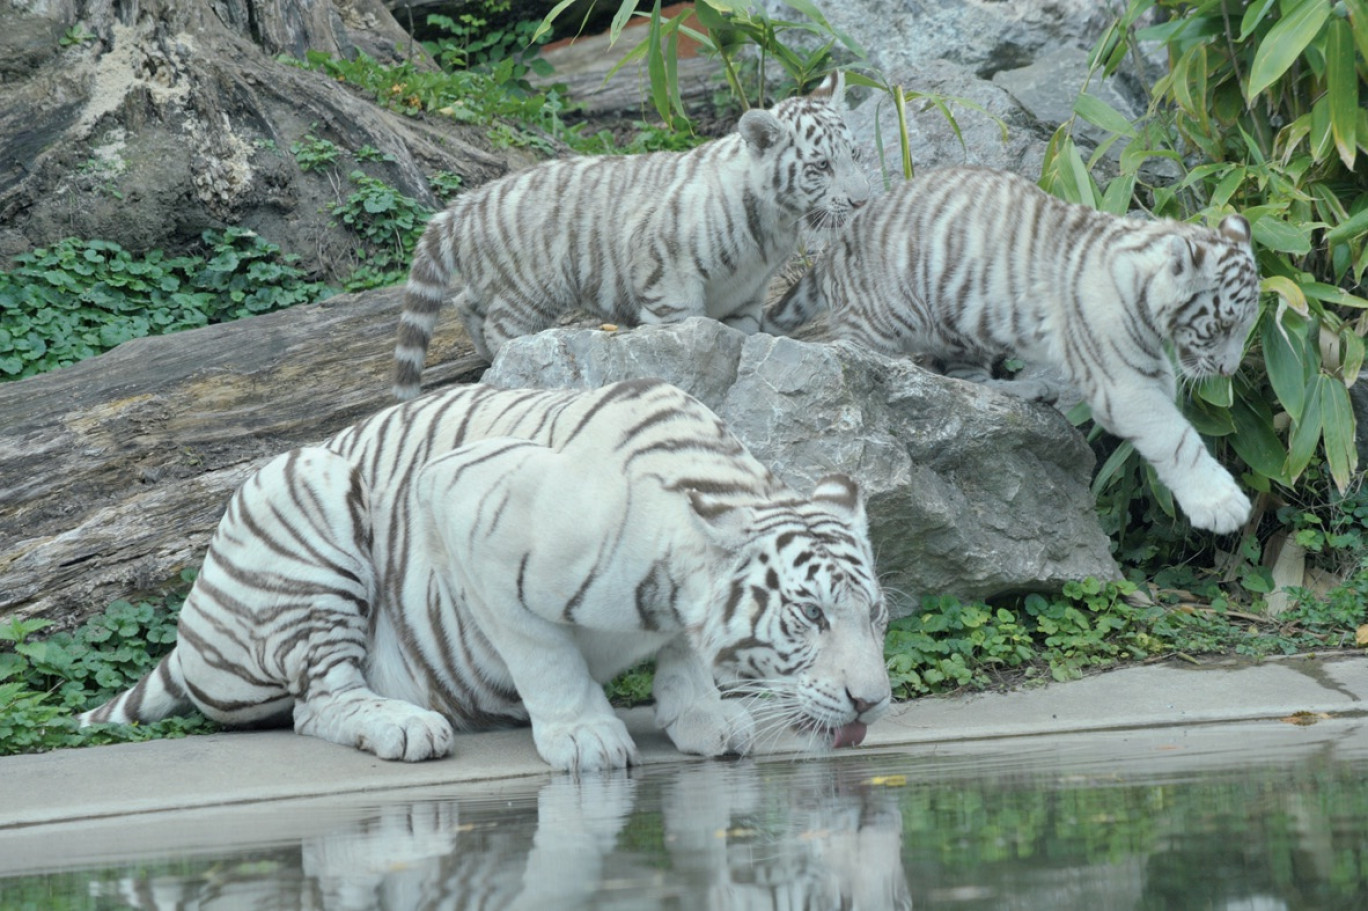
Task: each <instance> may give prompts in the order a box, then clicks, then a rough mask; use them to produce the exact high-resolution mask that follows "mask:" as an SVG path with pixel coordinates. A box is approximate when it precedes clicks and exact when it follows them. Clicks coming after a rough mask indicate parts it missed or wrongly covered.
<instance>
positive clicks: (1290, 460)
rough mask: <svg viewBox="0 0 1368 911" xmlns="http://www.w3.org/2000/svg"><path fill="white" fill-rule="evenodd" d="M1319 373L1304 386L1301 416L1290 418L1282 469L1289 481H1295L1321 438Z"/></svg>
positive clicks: (1309, 460) (1308, 463)
mask: <svg viewBox="0 0 1368 911" xmlns="http://www.w3.org/2000/svg"><path fill="white" fill-rule="evenodd" d="M1318 379H1319V374H1318V375H1317V376H1316V377H1315V378H1313V379H1312V381H1311V382H1310V383H1309V384H1308V385H1307V387H1306V406H1305V407H1304V408H1302V412H1301V417H1300V418H1293V420H1292V436H1291V438H1290V439H1289V440H1288V442H1287V467H1286V468H1285V469H1284V472H1285V473H1286V475H1287V477H1288V479H1289V481H1291V482H1292V483H1295V482H1296V480H1297V478H1299V477H1301V473H1302V472H1303V471H1305V470H1306V466H1307V465H1310V464H1311V457H1312V456H1314V455H1315V454H1316V448H1317V445H1318V444H1319V443H1320V438H1321V384H1320V383H1319V382H1318V381H1317V380H1318Z"/></svg>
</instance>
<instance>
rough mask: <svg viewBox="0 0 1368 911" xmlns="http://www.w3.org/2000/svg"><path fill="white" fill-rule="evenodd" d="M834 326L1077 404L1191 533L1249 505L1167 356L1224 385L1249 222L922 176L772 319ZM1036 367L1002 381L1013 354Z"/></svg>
mask: <svg viewBox="0 0 1368 911" xmlns="http://www.w3.org/2000/svg"><path fill="white" fill-rule="evenodd" d="M826 311H829V312H827V313H826V318H827V320H828V326H827V332H828V333H829V334H830V335H832V336H834V337H837V338H845V339H849V340H851V341H854V342H857V343H859V344H862V345H865V346H867V347H870V348H872V349H874V350H877V351H881V352H883V353H885V354H890V355H904V354H905V355H914V356H923V357H926V358H930V359H933V360H937V361H940V362H941V364H942V365H943V367H944V368H945V372H946V373H947V374H949V375H951V376H956V377H960V378H963V379H970V380H975V381H979V382H985V383H990V384H992V385H994V386H996V387H998V388H1000V389H1002V390H1004V391H1006V392H1009V393H1012V394H1015V395H1018V396H1022V397H1024V398H1028V399H1039V400H1053V399H1054V398H1056V397H1057V396H1058V395H1059V394H1060V393H1061V391H1062V390H1063V389H1064V388H1072V389H1074V390H1076V391H1077V392H1078V393H1080V394H1081V395H1082V396H1083V398H1084V399H1085V400H1086V401H1087V403H1088V404H1089V406H1091V408H1092V414H1093V417H1094V418H1095V419H1096V420H1097V421H1098V422H1099V423H1100V424H1101V425H1102V426H1103V427H1105V428H1107V429H1108V430H1109V431H1111V432H1112V433H1114V434H1116V435H1117V436H1119V437H1121V438H1123V439H1125V440H1128V441H1130V442H1132V443H1133V444H1134V445H1135V448H1136V449H1137V450H1139V452H1140V453H1141V455H1143V456H1144V457H1145V458H1146V459H1147V460H1148V461H1149V462H1150V464H1151V465H1153V466H1154V468H1155V470H1156V472H1157V473H1158V475H1159V478H1160V480H1161V481H1163V483H1164V484H1165V485H1166V486H1167V487H1168V488H1169V489H1170V490H1172V491H1173V493H1174V495H1175V496H1176V498H1177V499H1178V502H1179V504H1180V505H1181V506H1182V507H1183V509H1184V511H1185V512H1186V513H1187V515H1188V517H1189V519H1190V520H1191V522H1192V524H1193V525H1195V526H1197V527H1198V528H1206V529H1210V530H1212V531H1216V532H1230V531H1234V530H1235V529H1236V528H1238V527H1239V526H1240V525H1242V524H1243V523H1244V522H1245V520H1246V519H1247V518H1248V517H1249V512H1250V504H1249V499H1248V497H1246V496H1245V494H1244V493H1243V492H1242V491H1241V490H1240V488H1239V485H1238V484H1236V482H1235V480H1234V479H1233V478H1232V477H1231V476H1230V473H1229V472H1228V471H1226V470H1225V469H1224V468H1223V467H1221V465H1220V464H1219V463H1218V462H1217V461H1216V460H1215V459H1214V458H1212V456H1211V455H1210V453H1208V452H1207V450H1206V447H1205V445H1204V444H1203V442H1202V440H1201V437H1200V436H1199V435H1198V434H1197V431H1196V430H1195V429H1193V427H1192V426H1191V424H1190V423H1188V421H1187V420H1186V419H1185V418H1184V417H1183V416H1182V414H1181V413H1180V412H1179V410H1178V408H1177V405H1176V404H1175V396H1176V393H1177V380H1176V374H1175V371H1174V366H1173V360H1171V359H1170V354H1169V351H1170V350H1171V351H1172V354H1173V357H1174V359H1176V361H1177V364H1178V366H1179V367H1180V368H1181V369H1182V371H1183V373H1184V374H1185V375H1187V376H1188V377H1191V378H1193V379H1200V378H1202V377H1208V376H1230V375H1232V374H1233V373H1234V372H1235V370H1236V368H1237V367H1238V366H1239V364H1240V360H1241V357H1242V354H1243V350H1244V341H1245V337H1246V336H1247V335H1248V333H1249V330H1250V328H1251V327H1252V326H1253V324H1254V321H1255V319H1256V318H1257V316H1258V312H1259V276H1258V269H1257V266H1256V265H1255V261H1254V254H1253V249H1252V245H1251V233H1250V227H1249V222H1248V221H1246V220H1245V219H1244V218H1243V217H1242V216H1239V215H1230V216H1227V217H1226V218H1225V219H1224V220H1223V221H1222V222H1221V224H1220V226H1219V227H1218V228H1217V229H1215V230H1212V229H1208V228H1203V227H1200V226H1197V225H1190V224H1184V223H1180V222H1175V221H1146V220H1141V219H1137V218H1126V217H1118V216H1114V215H1109V214H1107V213H1103V212H1099V211H1097V210H1094V209H1090V208H1087V207H1085V206H1080V205H1073V204H1070V203H1066V202H1064V201H1063V200H1060V199H1058V198H1056V197H1054V196H1051V195H1049V194H1047V193H1045V192H1043V191H1042V190H1040V189H1039V188H1038V187H1036V186H1035V185H1034V184H1033V183H1031V182H1030V181H1028V180H1026V179H1024V178H1022V177H1020V176H1018V175H1015V174H1012V173H1009V172H1005V171H996V170H991V169H987V168H976V167H963V168H948V169H945V170H939V171H930V172H924V173H922V174H921V175H919V176H918V177H917V178H916V179H914V180H912V181H909V182H907V183H904V184H901V185H899V186H897V187H895V188H894V189H893V190H891V191H890V192H889V193H888V194H886V195H885V196H883V197H880V198H879V199H877V200H875V201H874V202H872V203H871V204H870V205H869V206H868V207H867V208H866V210H865V211H863V212H862V213H861V214H860V216H859V217H858V218H856V219H854V220H853V221H852V222H851V223H850V224H849V225H848V226H847V228H846V230H845V231H843V232H842V234H841V236H840V237H839V238H838V239H837V240H836V241H835V242H834V243H833V244H832V245H831V246H830V247H829V248H828V250H827V251H826V252H825V254H824V255H823V256H822V257H821V258H820V259H819V260H818V261H817V262H816V263H815V264H814V266H813V268H812V269H811V270H810V271H809V272H807V273H806V274H805V275H804V276H803V277H802V278H801V279H800V280H799V281H798V282H797V283H796V284H795V285H794V286H793V287H791V288H790V289H789V291H788V293H787V294H786V295H785V296H784V297H783V298H782V299H781V300H780V301H779V302H777V303H776V304H775V305H774V306H773V307H772V308H771V309H770V311H769V312H768V313H767V314H766V317H765V322H764V327H763V328H764V329H765V331H768V332H771V333H774V334H786V333H789V332H792V331H794V330H795V329H796V328H797V327H799V326H801V325H803V324H804V323H806V322H808V321H809V320H812V319H813V318H814V317H816V316H817V315H818V314H819V313H823V312H826ZM1009 354H1010V355H1012V356H1014V357H1016V358H1019V359H1021V360H1022V361H1024V362H1026V363H1028V364H1031V365H1034V366H1038V367H1042V368H1046V369H1047V370H1049V371H1050V372H1051V373H1053V374H1054V375H1056V376H1058V377H1060V378H1062V380H1063V384H1060V383H1058V382H1055V381H1052V380H1050V379H1047V378H1043V377H1040V376H1037V377H1033V378H1030V379H997V378H994V377H993V373H992V371H993V367H994V364H995V363H996V362H997V361H998V360H1000V359H1001V358H1003V357H1004V356H1006V355H1009Z"/></svg>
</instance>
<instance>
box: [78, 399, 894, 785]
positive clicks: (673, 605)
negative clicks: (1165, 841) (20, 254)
mask: <svg viewBox="0 0 1368 911" xmlns="http://www.w3.org/2000/svg"><path fill="white" fill-rule="evenodd" d="M887 624H888V613H887V608H886V605H885V602H884V597H883V594H882V591H881V589H880V587H879V583H878V581H877V578H876V576H875V569H874V562H873V557H872V554H871V549H870V544H869V540H868V537H867V528H866V520H865V515H864V508H863V505H862V503H861V499H860V494H859V491H858V489H857V487H856V486H855V484H854V483H853V482H852V481H850V480H849V479H848V478H846V477H844V476H833V477H829V478H827V479H825V480H823V481H821V482H819V483H818V485H817V487H816V489H815V490H814V492H813V493H812V495H811V496H810V497H808V496H800V495H799V494H797V493H795V492H794V491H793V490H791V489H789V488H788V487H786V486H785V485H784V484H782V483H781V482H779V481H778V480H777V479H776V478H775V477H774V476H773V475H772V474H771V473H770V472H769V470H768V469H766V468H765V467H764V466H763V465H761V464H760V463H759V462H757V461H756V460H755V458H754V457H752V456H751V455H750V454H749V453H748V452H747V451H746V449H745V447H744V446H742V444H741V443H740V442H739V441H738V440H737V439H736V437H734V436H733V435H732V434H731V433H730V432H729V431H728V430H727V428H726V427H725V426H724V425H723V423H722V422H721V420H720V419H719V418H717V416H716V415H714V414H713V413H712V412H711V411H709V410H708V409H707V408H705V407H704V406H703V405H702V404H700V403H699V402H698V401H697V400H695V399H693V398H691V397H690V396H688V395H686V394H685V393H683V392H681V391H680V390H678V389H676V388H675V387H673V386H669V385H667V384H665V383H662V382H659V381H654V380H640V381H631V382H624V383H618V384H614V385H610V386H606V387H604V388H602V389H599V390H595V391H593V392H571V391H564V390H554V391H530V390H498V389H494V388H492V387H488V386H468V387H464V388H458V389H454V390H451V391H449V392H446V393H443V394H439V395H433V396H427V397H424V398H422V399H419V400H417V401H414V402H410V403H408V404H405V405H396V406H394V407H391V408H388V409H386V410H384V411H381V412H379V413H377V414H376V415H374V416H372V417H371V418H369V419H367V420H365V421H362V422H361V423H359V424H356V425H354V426H353V427H351V428H349V429H347V430H345V431H343V432H342V433H340V434H338V435H337V436H335V437H334V438H332V439H331V440H330V441H328V442H327V443H326V444H325V445H324V446H322V447H311V448H305V449H300V450H295V451H293V452H290V453H287V454H285V455H283V456H280V457H278V458H277V459H275V460H274V461H272V462H270V463H269V464H267V465H266V467H265V468H263V469H262V470H261V471H260V472H259V473H258V474H257V475H256V476H254V477H253V478H252V479H251V480H249V481H248V482H247V483H246V484H245V485H244V486H243V487H242V488H241V489H240V490H239V491H238V493H237V494H236V495H235V496H234V497H233V499H232V501H231V503H230V504H229V507H228V511H227V513H226V514H225V516H224V518H223V521H222V523H221V524H220V526H219V528H218V531H217V532H216V533H215V535H214V537H213V539H212V540H211V542H210V545H209V554H208V556H207V558H206V559H205V562H204V567H203V569H202V571H201V572H200V575H199V577H198V578H197V579H196V581H195V585H194V587H193V589H192V590H191V592H190V595H189V597H188V598H187V600H186V602H185V606H184V608H183V609H182V611H181V615H180V627H179V628H180V636H179V640H178V643H177V645H176V647H175V648H174V650H173V651H172V652H171V653H170V654H168V655H167V656H166V657H165V658H164V659H163V660H162V661H161V663H160V664H158V665H157V667H156V668H155V669H154V670H153V671H152V672H151V673H150V674H149V675H148V676H147V677H145V678H144V679H143V680H141V681H140V682H139V683H138V684H136V685H135V686H134V687H133V688H132V689H130V690H128V691H127V692H125V693H123V694H121V695H119V696H118V697H116V698H115V699H113V700H111V701H110V702H108V703H106V704H105V705H103V706H101V707H99V708H97V709H95V710H93V711H90V712H87V713H86V714H84V715H82V716H81V718H82V723H86V724H88V723H92V722H124V723H127V722H133V721H154V720H157V719H159V718H163V717H165V716H167V715H170V714H175V713H179V712H184V711H187V710H189V709H190V708H192V707H197V708H199V709H200V710H201V711H203V712H204V713H205V714H206V715H207V716H209V717H210V718H213V719H215V720H218V721H221V722H224V723H229V724H243V723H254V722H261V721H266V720H270V719H273V718H277V717H282V716H283V717H289V715H290V713H291V712H292V713H293V720H294V728H295V730H296V731H298V732H299V733H301V734H308V735H312V736H316V737H321V738H323V739H326V740H331V741H334V742H337V743H342V744H349V745H352V746H356V747H359V748H361V749H363V750H368V751H370V752H372V753H375V754H376V755H377V756H380V757H382V758H385V759H404V760H409V761H416V760H422V759H428V758H430V757H436V756H443V755H446V754H447V753H449V752H450V751H451V749H452V745H453V730H454V729H455V730H479V729H486V728H491V727H502V726H508V725H511V724H518V723H522V722H525V721H527V720H529V719H530V721H531V723H532V734H533V739H534V741H535V743H536V746H537V750H538V751H539V752H540V754H541V756H542V757H543V758H544V759H545V760H546V761H547V762H548V763H549V764H550V765H552V766H554V767H555V768H557V769H566V770H587V769H601V768H613V767H621V766H625V765H627V764H629V763H632V762H633V761H635V759H636V756H637V754H636V748H635V746H634V744H633V742H632V739H631V737H630V736H629V734H628V732H627V729H626V727H625V726H624V725H623V723H622V721H621V720H620V719H619V718H618V717H617V715H616V714H615V713H614V712H613V710H612V708H611V706H610V705H609V703H608V700H607V698H606V697H605V696H604V693H603V689H602V687H601V686H600V683H601V682H603V681H605V680H608V679H609V678H611V677H612V676H613V675H615V674H616V673H618V672H620V671H621V670H623V669H625V668H627V667H629V666H631V665H633V664H635V663H636V662H638V661H640V660H642V659H644V658H646V657H649V656H651V655H654V656H655V660H656V672H655V685H654V696H655V716H656V721H657V723H658V724H659V725H660V726H661V727H662V728H664V729H665V730H666V732H667V733H668V734H669V736H670V738H671V739H672V740H673V742H674V744H675V745H676V746H677V747H678V748H679V749H680V750H682V751H684V752H688V753H699V754H703V755H719V754H722V753H729V752H737V753H744V752H747V751H748V750H750V749H751V747H752V745H753V743H754V741H755V739H756V736H757V734H758V733H763V731H764V730H765V728H766V726H773V725H778V724H780V723H782V724H784V725H786V726H793V727H796V728H798V729H800V730H801V731H803V732H805V733H808V734H810V735H812V736H814V737H817V738H819V739H824V740H825V741H826V742H827V743H829V744H831V745H834V746H842V745H846V744H853V743H858V742H860V741H861V740H862V739H863V737H864V734H865V730H866V726H867V725H868V724H869V723H870V722H872V721H873V720H875V719H876V718H878V717H879V716H880V715H881V714H882V713H883V712H884V711H885V710H886V709H887V708H888V705H889V702H890V698H891V692H890V687H889V681H888V673H887V669H886V667H885V665H884V658H883V637H884V632H885V630H886V627H887ZM718 680H720V681H721V682H722V683H723V685H724V686H733V685H734V686H736V687H738V688H741V689H745V690H746V691H748V692H753V691H755V690H756V689H760V690H763V691H764V692H765V694H766V695H767V696H769V697H770V698H764V699H759V700H753V702H754V705H755V710H754V711H755V714H754V715H752V713H751V711H750V710H749V709H748V708H747V707H746V704H745V703H744V702H743V701H742V700H738V699H726V700H724V699H723V698H722V693H721V692H720V691H719V688H718V684H717V683H716V682H715V681H718Z"/></svg>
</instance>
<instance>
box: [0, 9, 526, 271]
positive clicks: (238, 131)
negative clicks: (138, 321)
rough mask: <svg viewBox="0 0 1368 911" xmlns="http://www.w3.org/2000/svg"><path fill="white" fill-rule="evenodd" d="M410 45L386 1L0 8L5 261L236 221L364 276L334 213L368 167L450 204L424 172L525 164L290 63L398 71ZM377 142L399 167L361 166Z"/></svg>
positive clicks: (194, 233)
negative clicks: (320, 142) (357, 58)
mask: <svg viewBox="0 0 1368 911" xmlns="http://www.w3.org/2000/svg"><path fill="white" fill-rule="evenodd" d="M64 36H65V37H64ZM63 41H65V42H66V44H65V46H63V43H62V42H63ZM411 46H412V41H411V39H410V38H409V37H408V35H407V34H406V33H405V32H404V31H403V30H402V29H401V28H399V26H398V24H397V23H396V22H395V21H394V19H393V17H392V16H391V15H390V13H389V11H388V10H387V9H386V8H385V7H384V5H383V4H382V3H381V2H380V0H331V2H330V0H280V2H276V3H270V2H264V0H227V2H221V3H220V2H211V0H142V2H134V3H111V2H110V0H58V2H56V3H44V2H41V0H19V2H18V6H15V5H13V4H11V3H4V4H0V85H3V88H0V226H2V227H0V263H2V262H3V259H4V257H6V256H7V255H13V254H14V253H17V252H21V251H23V250H25V249H28V248H30V247H32V246H35V245H40V244H45V243H50V242H51V241H54V240H56V239H59V238H61V237H67V236H78V237H86V238H103V239H111V240H117V241H118V242H119V243H121V244H122V245H123V246H125V247H127V248H129V249H131V250H134V251H138V252H141V251H143V250H148V249H153V248H158V247H161V248H166V249H172V250H174V249H178V248H182V247H184V246H185V245H186V244H187V243H190V242H193V241H194V240H196V239H197V238H198V236H199V234H200V233H201V232H202V231H203V230H204V229H206V228H219V227H223V226H226V225H238V226H242V227H247V228H251V229H252V230H255V231H256V232H257V233H258V234H260V235H262V236H263V237H265V238H266V239H267V240H269V241H271V242H273V243H277V244H279V245H280V246H281V247H283V248H284V249H286V250H289V251H292V252H297V253H299V254H301V255H302V257H303V261H304V265H305V266H307V267H309V268H313V269H317V270H319V271H321V272H323V273H324V274H328V275H331V276H338V275H343V274H346V273H348V272H350V271H351V268H352V266H353V262H352V258H353V256H354V253H353V249H354V247H355V245H356V244H355V238H354V237H352V236H351V235H350V233H349V229H347V228H346V227H345V226H341V225H338V224H335V223H334V219H333V218H332V217H331V216H330V215H329V214H328V212H327V206H328V204H329V203H332V202H336V201H339V199H340V198H341V197H343V196H345V193H346V187H345V175H346V174H347V173H348V171H350V170H351V169H352V168H354V167H359V168H361V169H362V170H366V171H368V172H369V173H371V174H372V176H375V177H379V178H381V179H383V180H384V181H385V182H386V183H389V184H390V185H392V186H395V187H397V188H399V189H400V190H402V191H403V192H404V193H405V194H407V195H409V196H412V197H414V198H415V199H417V200H419V201H420V202H423V203H425V204H427V205H429V206H431V207H434V208H436V207H438V201H437V200H436V199H435V198H434V197H433V195H432V193H431V192H430V190H429V188H428V183H427V179H426V178H425V176H424V174H425V173H430V172H432V171H435V170H448V171H453V172H455V173H458V174H460V175H461V176H462V177H463V178H465V180H466V183H467V185H470V184H477V183H480V182H483V181H484V180H487V179H489V178H490V177H493V176H497V175H498V174H501V173H503V172H504V171H506V170H507V169H508V168H509V166H510V163H512V164H521V163H523V162H524V161H525V158H523V157H521V156H520V155H519V156H517V157H516V158H513V159H510V156H509V155H508V154H507V153H502V152H501V153H495V152H492V151H490V150H489V147H488V143H487V141H486V140H485V138H484V136H483V131H481V130H479V129H478V128H470V127H464V126H459V125H456V124H450V123H445V122H441V121H425V120H421V119H414V118H410V117H405V116H402V115H399V114H396V113H393V112H390V111H388V110H385V109H383V108H381V107H378V106H377V105H375V104H374V103H373V101H372V100H371V99H368V98H362V97H360V96H359V95H357V94H355V93H354V92H353V90H352V89H350V88H348V87H347V86H346V85H344V84H340V83H338V82H337V81H335V80H333V79H330V78H328V77H327V76H325V75H324V74H322V73H318V72H311V71H307V70H302V69H299V68H297V67H293V66H290V65H287V64H285V63H282V62H280V61H278V60H277V59H276V58H277V57H278V56H279V55H282V54H284V55H289V56H291V57H295V58H303V57H304V55H305V54H306V53H307V52H308V51H310V50H316V51H323V52H327V53H329V54H333V55H339V56H345V55H350V54H352V53H353V52H354V51H356V50H363V51H365V52H367V53H368V54H370V55H371V56H373V57H376V58H377V59H380V60H382V61H388V62H398V54H399V53H407V52H408V50H409V49H410V48H411ZM396 48H397V49H398V50H396ZM418 53H419V54H420V55H421V48H419V49H418ZM415 64H416V65H418V66H426V65H429V64H428V63H427V62H426V60H425V59H424V58H422V57H421V56H420V57H419V58H418V59H416V60H415ZM308 134H312V135H313V136H316V137H318V138H320V139H327V140H329V141H331V142H333V143H335V144H336V145H338V146H339V147H341V149H342V150H343V153H344V154H343V157H342V158H341V159H340V160H339V161H338V162H337V164H336V165H335V166H334V168H333V169H332V170H331V171H329V170H323V171H310V172H304V171H303V170H302V169H301V168H300V166H299V165H298V163H297V162H296V160H295V158H294V156H293V155H291V154H290V146H291V144H292V143H294V142H297V141H299V140H300V139H302V138H303V137H304V136H306V135H308ZM363 146H370V147H371V148H373V149H376V150H378V151H380V152H383V153H385V154H387V155H388V156H389V159H390V160H387V161H384V162H379V161H376V162H361V161H359V160H357V159H356V157H355V155H354V153H355V152H356V151H357V150H358V149H360V148H362V147H363Z"/></svg>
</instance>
